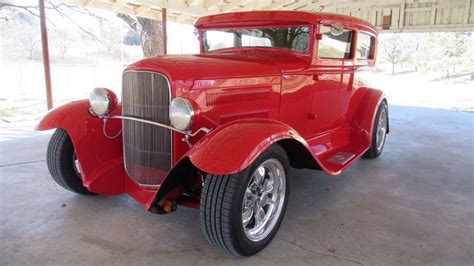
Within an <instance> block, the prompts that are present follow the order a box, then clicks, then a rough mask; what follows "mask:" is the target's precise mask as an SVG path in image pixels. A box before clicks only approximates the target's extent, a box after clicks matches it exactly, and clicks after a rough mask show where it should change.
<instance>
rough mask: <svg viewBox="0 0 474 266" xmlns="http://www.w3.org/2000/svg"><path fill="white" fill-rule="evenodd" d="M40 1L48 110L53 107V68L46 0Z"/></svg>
mask: <svg viewBox="0 0 474 266" xmlns="http://www.w3.org/2000/svg"><path fill="white" fill-rule="evenodd" d="M38 1H39V11H40V28H41V47H42V49H43V67H44V81H45V85H46V101H47V104H48V110H51V109H52V108H53V94H52V91H51V69H50V65H49V47H48V29H47V28H46V13H45V10H44V0H38Z"/></svg>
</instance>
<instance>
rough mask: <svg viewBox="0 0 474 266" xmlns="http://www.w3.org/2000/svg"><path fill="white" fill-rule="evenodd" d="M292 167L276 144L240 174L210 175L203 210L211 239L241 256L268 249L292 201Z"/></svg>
mask: <svg viewBox="0 0 474 266" xmlns="http://www.w3.org/2000/svg"><path fill="white" fill-rule="evenodd" d="M288 169H289V162H288V157H287V155H286V153H285V151H284V150H283V148H281V146H279V145H278V144H274V145H272V146H270V147H269V148H268V149H267V150H266V151H265V152H263V153H262V155H260V156H259V157H258V158H257V160H255V162H254V163H253V164H252V165H251V166H250V167H248V168H247V169H245V170H244V171H242V172H240V173H236V174H232V175H207V177H206V180H205V181H204V185H203V188H202V193H201V207H200V213H201V225H202V228H203V231H204V234H205V236H206V238H207V239H208V240H209V242H211V243H212V244H214V245H215V246H217V247H219V248H221V249H223V250H225V251H227V252H229V253H232V254H234V255H237V256H251V255H254V254H256V253H258V252H259V251H260V250H262V249H263V248H265V247H266V246H267V245H268V244H269V243H270V241H271V240H272V238H273V236H274V235H275V234H276V232H277V231H278V228H279V226H280V224H281V221H282V219H283V216H284V213H285V210H286V206H287V204H288V197H289V179H288Z"/></svg>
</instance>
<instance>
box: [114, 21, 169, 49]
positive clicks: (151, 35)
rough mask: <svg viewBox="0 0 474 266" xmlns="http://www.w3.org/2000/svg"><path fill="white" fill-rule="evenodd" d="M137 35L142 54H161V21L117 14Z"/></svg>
mask: <svg viewBox="0 0 474 266" xmlns="http://www.w3.org/2000/svg"><path fill="white" fill-rule="evenodd" d="M117 16H118V17H119V18H121V19H122V20H123V21H125V23H127V25H128V26H130V28H132V30H133V31H134V32H135V33H136V34H137V35H138V38H139V39H140V44H141V46H142V51H143V56H144V57H152V56H157V55H161V54H163V28H162V24H161V21H158V20H153V19H148V18H140V17H132V16H130V15H124V14H118V15H117Z"/></svg>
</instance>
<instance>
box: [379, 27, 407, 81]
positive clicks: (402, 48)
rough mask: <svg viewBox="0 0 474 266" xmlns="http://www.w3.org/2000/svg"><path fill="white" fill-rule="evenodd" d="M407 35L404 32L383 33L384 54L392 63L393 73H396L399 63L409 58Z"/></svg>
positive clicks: (381, 42) (381, 40) (381, 41)
mask: <svg viewBox="0 0 474 266" xmlns="http://www.w3.org/2000/svg"><path fill="white" fill-rule="evenodd" d="M406 39H407V38H406V36H403V34H387V35H382V36H381V39H380V44H381V46H382V49H383V54H382V56H383V57H385V59H386V60H387V61H389V62H390V63H391V64H392V74H395V66H396V65H397V64H400V63H403V62H407V61H408V60H409V49H408V46H407V42H406Z"/></svg>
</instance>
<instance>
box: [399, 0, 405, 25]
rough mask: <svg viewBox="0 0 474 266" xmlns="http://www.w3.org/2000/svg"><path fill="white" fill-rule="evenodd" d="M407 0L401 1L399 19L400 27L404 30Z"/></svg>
mask: <svg viewBox="0 0 474 266" xmlns="http://www.w3.org/2000/svg"><path fill="white" fill-rule="evenodd" d="M405 5H406V3H405V0H402V2H401V3H400V20H399V21H398V28H399V29H400V30H403V28H404V27H405Z"/></svg>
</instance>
